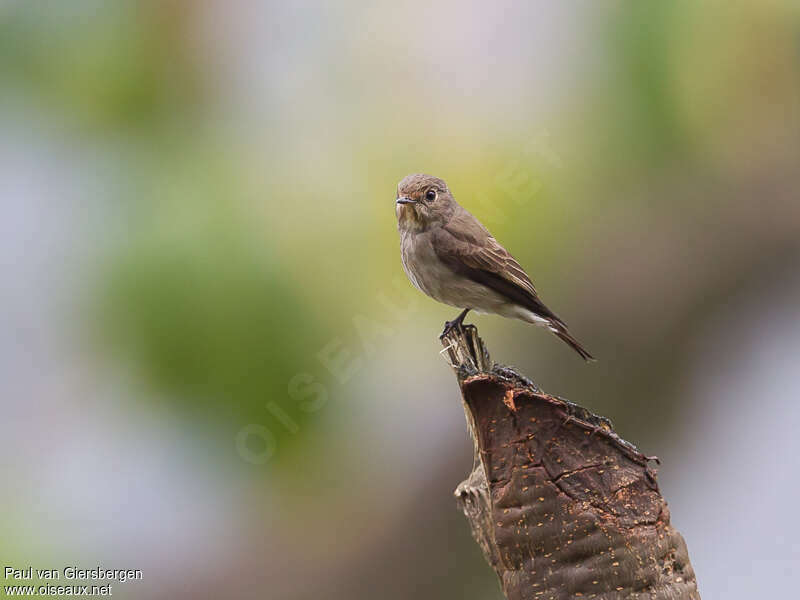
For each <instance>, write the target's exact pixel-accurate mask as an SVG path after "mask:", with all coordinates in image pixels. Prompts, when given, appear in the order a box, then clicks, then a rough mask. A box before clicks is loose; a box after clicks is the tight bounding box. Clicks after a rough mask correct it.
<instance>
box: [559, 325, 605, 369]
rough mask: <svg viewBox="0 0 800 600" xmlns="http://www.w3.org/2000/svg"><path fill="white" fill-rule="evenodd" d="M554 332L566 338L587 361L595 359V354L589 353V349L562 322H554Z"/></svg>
mask: <svg viewBox="0 0 800 600" xmlns="http://www.w3.org/2000/svg"><path fill="white" fill-rule="evenodd" d="M553 333H555V334H556V335H557V336H558V337H560V338H561V339H562V340H564V341H565V342H566V343H567V344H568V345H569V347H570V348H572V349H573V350H575V352H577V353H578V354H580V355H581V358H582V359H583V360H585V361H586V362H589V361H593V360H595V358H594V356H592V355H591V354H589V351H588V350H587V349H586V348H584V347H583V346H581V343H580V342H579V341H578V340H576V339H575V338H574V337H572V336H571V335H570V334H569V332H568V331H567V328H566V327H565V326H564V325H562V324H561V323H553Z"/></svg>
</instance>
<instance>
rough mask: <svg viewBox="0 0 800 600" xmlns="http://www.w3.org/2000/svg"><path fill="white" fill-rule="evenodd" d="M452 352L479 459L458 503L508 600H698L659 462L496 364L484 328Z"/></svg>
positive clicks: (450, 341) (602, 422)
mask: <svg viewBox="0 0 800 600" xmlns="http://www.w3.org/2000/svg"><path fill="white" fill-rule="evenodd" d="M442 344H443V345H444V347H445V351H444V353H445V354H446V355H447V356H448V357H449V360H450V363H451V365H452V366H453V368H454V370H455V372H456V376H457V378H458V383H459V385H460V387H461V395H462V399H463V402H464V412H465V413H466V416H467V423H468V426H469V429H470V433H471V435H472V439H473V441H474V449H475V452H474V464H473V468H472V472H471V473H470V474H469V477H468V478H467V479H466V480H465V481H464V482H462V483H461V484H460V485H459V486H458V488H456V491H455V495H456V498H457V502H458V504H459V506H460V507H461V509H462V510H463V512H464V515H465V516H466V517H467V520H468V521H469V523H470V527H471V529H472V535H473V537H474V538H475V540H476V541H477V542H478V545H479V546H480V547H481V550H483V553H484V556H485V557H486V560H487V561H488V562H489V564H490V565H491V566H492V568H493V569H494V570H495V572H496V573H497V575H498V577H499V578H500V585H501V587H502V589H503V593H504V594H505V596H506V598H508V600H562V599H566V598H598V599H603V600H612V599H613V600H618V599H623V598H626V599H627V598H639V599H642V600H644V599H652V600H677V599H680V600H690V599H691V600H699V598H700V595H699V593H698V591H697V582H696V579H695V575H694V571H693V569H692V565H691V563H690V562H689V554H688V551H687V549H686V543H685V542H684V540H683V537H682V536H681V534H680V533H678V531H676V530H675V529H674V528H673V527H672V526H671V525H670V518H669V510H668V509H667V503H666V502H665V501H664V499H663V498H662V496H661V493H660V491H659V488H658V483H657V481H656V472H655V470H654V469H653V468H652V467H651V465H650V463H651V462H652V461H653V460H654V459H652V458H649V457H647V456H645V455H643V454H642V453H641V452H639V450H637V448H636V447H635V446H634V445H632V444H630V443H628V442H626V441H625V440H623V439H622V438H620V437H619V436H618V435H617V434H616V433H615V432H614V430H613V428H612V427H611V423H610V422H609V421H608V420H607V419H605V418H603V417H599V416H597V415H594V414H592V413H591V412H589V411H588V410H586V409H584V408H582V407H580V406H578V405H577V404H573V403H572V402H569V401H567V400H563V399H561V398H557V397H555V396H551V395H549V394H546V393H544V392H542V391H541V390H540V389H539V388H538V387H537V386H536V385H535V384H534V383H533V382H532V381H531V380H529V379H528V378H526V377H524V376H523V375H520V374H519V373H517V372H516V371H514V370H513V369H511V368H508V367H504V366H502V365H496V364H494V363H492V361H491V359H490V357H489V353H488V351H487V350H486V347H485V346H484V344H483V341H482V340H481V339H480V338H479V337H478V333H477V329H476V328H475V327H474V326H472V325H466V326H464V327H463V328H462V329H458V328H456V329H453V330H452V331H450V332H449V333H448V334H447V335H446V336H445V337H444V338H443V339H442Z"/></svg>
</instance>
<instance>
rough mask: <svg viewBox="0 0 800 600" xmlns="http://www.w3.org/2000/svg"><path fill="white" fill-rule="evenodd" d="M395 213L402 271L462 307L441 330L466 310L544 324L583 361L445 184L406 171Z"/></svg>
mask: <svg viewBox="0 0 800 600" xmlns="http://www.w3.org/2000/svg"><path fill="white" fill-rule="evenodd" d="M396 212H397V222H398V229H399V231H400V251H401V256H402V259H403V268H404V269H405V271H406V275H408V278H409V279H410V280H411V283H413V284H414V285H415V286H416V287H417V288H418V289H420V290H421V291H423V292H425V293H426V294H427V295H428V296H430V297H431V298H433V299H434V300H438V301H439V302H444V303H445V304H449V305H450V306H456V307H458V308H463V309H464V310H463V311H462V312H461V314H460V315H458V317H456V318H455V319H454V320H452V321H448V322H447V324H446V325H445V331H444V332H443V333H442V335H444V334H445V333H447V332H448V331H449V330H450V329H451V328H453V327H458V326H460V325H461V323H462V322H463V321H464V317H466V316H467V313H468V312H469V311H470V310H474V311H476V312H479V313H494V314H498V315H502V316H504V317H511V318H514V319H521V320H523V321H527V322H528V323H533V324H535V325H541V326H543V327H546V328H547V329H549V330H550V331H552V332H553V333H555V334H556V335H557V336H558V337H560V338H561V339H562V340H564V341H565V342H566V343H567V344H569V345H570V347H571V348H572V349H573V350H575V351H576V352H577V353H578V354H580V355H581V356H582V357H583V358H584V359H586V360H592V358H593V357H592V355H591V354H589V352H588V351H587V350H586V349H585V348H584V347H583V346H581V344H580V343H579V342H578V340H576V339H575V338H574V337H572V336H571V335H570V334H569V332H568V331H567V326H566V324H565V323H564V321H562V320H561V319H559V318H558V317H557V316H556V315H555V313H553V312H552V311H551V310H550V309H549V308H547V307H546V306H545V305H544V304H543V303H542V301H541V300H539V296H538V295H537V294H536V290H535V289H534V287H533V284H532V283H531V280H530V278H529V277H528V275H527V273H525V271H524V270H523V269H522V267H520V266H519V263H518V262H517V261H516V260H515V259H514V257H513V256H511V255H510V254H509V253H508V251H507V250H506V249H505V248H503V247H502V246H501V245H500V244H499V243H498V242H497V240H496V239H494V238H493V237H492V235H491V234H490V233H489V231H488V230H487V229H486V227H484V226H483V225H481V223H480V222H479V221H478V219H476V218H475V217H473V216H472V215H471V214H469V213H468V212H467V211H466V210H464V209H463V208H462V207H461V206H460V205H459V204H458V202H456V201H455V198H453V195H452V194H451V193H450V190H449V189H447V184H446V183H445V182H444V181H442V180H441V179H439V178H438V177H433V176H431V175H422V174H416V175H409V176H408V177H406V178H405V179H403V180H402V181H401V182H400V183H399V184H398V185H397V200H396Z"/></svg>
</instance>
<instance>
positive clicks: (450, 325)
mask: <svg viewBox="0 0 800 600" xmlns="http://www.w3.org/2000/svg"><path fill="white" fill-rule="evenodd" d="M468 312H469V309H468V308H465V309H464V310H463V311H461V314H460V315H458V316H457V317H456V318H455V319H453V320H452V321H446V322H445V324H444V329H443V330H442V333H441V335H439V339H440V340H442V339H444V337H445V336H446V335H447V334H448V333H450V332H451V331H453V329H461V327H462V326H463V325H464V317H466V316H467V313H468Z"/></svg>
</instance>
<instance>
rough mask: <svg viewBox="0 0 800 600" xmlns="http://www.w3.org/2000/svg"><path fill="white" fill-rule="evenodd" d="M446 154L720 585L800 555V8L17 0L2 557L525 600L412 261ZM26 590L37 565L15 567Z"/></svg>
mask: <svg viewBox="0 0 800 600" xmlns="http://www.w3.org/2000/svg"><path fill="white" fill-rule="evenodd" d="M420 171H422V172H428V173H432V174H435V175H438V176H441V177H443V178H445V179H446V180H447V181H448V183H449V185H450V187H451V189H452V190H453V191H454V193H455V196H456V198H457V199H458V200H459V201H460V202H461V203H462V204H463V205H465V206H466V207H467V208H468V209H469V210H471V211H472V212H473V213H474V214H476V215H477V216H478V217H479V218H481V219H482V220H483V221H484V223H486V224H487V225H488V226H489V227H490V229H492V231H493V232H494V233H495V235H496V236H497V237H498V238H499V239H500V240H502V241H503V243H504V244H505V245H506V246H507V247H508V248H509V249H510V250H511V252H512V253H513V254H515V255H516V256H517V258H518V259H519V260H520V262H521V263H522V264H523V265H524V266H525V267H526V268H527V269H528V270H529V271H530V272H531V273H532V274H533V278H534V280H535V282H536V284H537V286H538V288H539V290H540V292H541V293H542V296H543V298H544V299H545V301H546V302H547V303H548V304H549V305H551V306H552V307H554V309H555V310H556V312H558V313H559V314H560V315H561V316H563V317H564V318H565V319H566V320H567V321H568V322H569V323H570V325H571V328H572V330H573V332H574V333H575V335H576V336H577V337H578V338H579V339H581V340H583V341H584V342H585V343H586V345H587V347H588V348H589V349H590V350H591V351H592V352H593V353H594V354H595V355H596V356H597V357H599V359H600V360H599V362H597V363H596V364H593V365H589V366H587V365H584V364H583V363H582V362H581V361H580V360H579V359H578V358H577V357H576V356H575V355H573V354H572V353H571V351H570V350H569V349H568V348H567V347H566V346H565V345H563V344H561V343H560V342H558V340H556V339H555V338H553V337H552V336H548V335H545V334H544V333H543V332H542V331H540V330H535V329H534V328H531V327H529V326H526V325H524V324H522V323H519V322H510V321H505V320H503V319H500V318H498V317H490V316H478V317H475V318H474V319H473V320H474V322H476V323H477V324H478V325H479V327H480V331H481V334H482V335H483V337H484V338H485V340H486V341H487V343H488V345H489V348H490V350H492V352H493V355H494V357H495V358H496V359H497V360H499V361H501V362H506V363H511V364H514V365H516V366H518V367H519V368H520V369H522V371H523V372H525V373H527V374H528V375H530V376H531V377H532V378H534V379H535V380H536V381H537V383H539V384H540V385H541V386H542V387H544V388H545V389H546V390H548V391H549V392H551V393H555V394H558V395H562V396H565V397H568V398H570V399H572V400H574V401H576V402H579V403H581V404H583V405H585V406H587V407H588V408H590V409H592V410H594V411H596V412H599V413H601V414H604V415H606V416H608V417H609V418H611V419H612V420H613V421H614V423H615V424H616V426H617V428H618V430H619V431H620V433H621V434H622V435H623V436H624V437H626V438H627V439H629V440H631V441H632V442H634V443H636V444H637V445H639V446H640V447H641V448H642V449H643V451H645V452H647V453H648V454H657V455H659V456H660V457H661V459H662V461H663V465H662V467H661V469H660V483H661V487H662V491H663V492H664V494H665V496H666V498H667V500H668V501H669V503H670V507H671V510H672V516H673V523H674V525H675V526H676V527H677V528H678V529H679V530H680V531H681V532H682V533H683V534H684V537H685V538H686V541H687V543H688V546H689V551H690V555H691V558H692V562H693V564H694V567H695V569H696V571H697V575H698V580H699V584H700V590H701V593H703V594H704V597H708V598H726V599H728V600H733V599H738V598H753V597H770V598H788V597H791V596H792V590H794V586H793V582H794V581H795V579H796V575H797V573H798V571H800V542H798V540H800V524H798V522H797V519H796V518H795V514H796V498H797V495H798V492H800V483H798V481H800V479H798V467H800V463H799V461H798V456H800V436H798V435H797V424H798V421H800V403H798V396H799V395H800V369H798V356H800V269H798V262H799V261H800V7H798V5H797V3H796V2H792V1H791V0H783V1H782V0H774V1H770V2H756V1H755V0H754V1H752V2H735V3H724V4H723V3H702V4H701V3H696V2H689V1H688V0H684V1H678V2H671V3H636V2H613V3H591V2H565V3H548V2H496V3H492V4H491V5H490V4H487V3H481V2H463V1H461V2H456V1H445V2H436V3H428V2H404V3H398V2H380V3H369V4H366V3H363V4H362V3H354V2H342V3H329V2H323V1H320V0H308V1H301V2H292V3H286V2H223V1H222V0H205V1H198V2H189V1H183V0H168V1H165V0H157V1H156V0H136V1H134V0H129V1H122V0H118V1H115V2H104V1H101V0H72V1H70V2H26V1H24V0H19V1H14V0H10V1H9V0H6V1H4V2H1V3H0V190H2V194H0V198H2V218H0V265H2V281H3V283H2V294H0V314H1V315H2V319H1V320H0V323H1V324H2V333H1V334H0V374H1V375H2V378H1V379H0V381H1V383H0V386H2V387H1V388H0V389H1V390H2V394H1V395H0V415H1V416H0V424H2V428H1V429H0V432H1V433H0V456H2V459H0V478H1V480H2V482H3V485H4V493H3V494H2V496H1V497H0V563H2V565H14V566H27V565H32V566H34V567H39V568H45V567H48V568H62V567H63V566H67V565H78V566H81V567H84V568H86V567H92V566H96V565H98V564H100V565H102V566H104V567H109V568H137V569H142V570H143V573H144V579H143V581H139V582H133V583H126V584H119V585H118V586H115V589H114V592H115V596H116V597H120V598H187V599H188V598H232V597H236V598H275V599H281V600H311V599H315V600H316V599H318V598H326V599H333V600H336V599H342V600H344V599H347V600H358V599H367V598H376V597H377V598H384V599H387V600H395V599H398V600H399V599H407V598H415V599H419V600H422V599H427V598H430V599H433V598H437V599H441V598H453V599H455V598H461V599H467V600H470V599H476V600H477V599H481V600H486V599H490V598H491V599H496V600H499V599H500V598H501V595H500V592H499V588H498V585H497V583H496V581H495V579H494V575H493V574H492V572H491V571H490V569H489V568H488V567H487V566H486V565H485V564H484V562H483V558H482V556H481V554H480V552H479V550H478V548H477V546H476V545H475V544H474V543H472V541H471V539H470V537H469V533H468V529H467V525H466V522H465V521H464V519H463V517H462V516H461V515H460V514H459V513H458V512H457V511H456V508H455V504H454V500H453V497H452V490H453V489H454V488H455V486H456V485H457V483H458V482H459V481H461V479H462V478H463V477H464V475H465V474H466V473H467V471H468V470H469V467H470V461H471V454H470V453H471V445H470V442H469V440H468V437H467V433H466V429H465V424H464V417H463V413H462V408H461V405H460V402H459V397H458V391H457V388H456V385H455V381H454V378H453V376H452V373H451V372H450V371H449V368H448V367H447V365H446V364H445V362H444V360H443V359H441V358H440V357H439V355H438V352H439V350H440V346H439V343H438V341H437V334H438V333H439V331H440V328H441V325H442V323H443V321H444V320H445V319H449V318H452V317H453V316H454V311H453V310H451V309H449V308H447V307H443V306H440V305H437V304H436V303H434V302H433V301H431V300H429V299H427V298H425V297H424V296H422V295H421V294H419V293H418V292H416V291H415V290H414V289H413V288H412V287H411V285H410V284H409V283H408V282H407V281H406V279H405V277H404V275H403V273H402V269H401V265H400V260H399V255H398V238H397V233H396V224H395V216H394V197H395V186H396V184H397V182H398V181H399V180H400V179H401V178H402V177H403V176H404V175H406V174H408V173H411V172H420ZM4 583H8V582H4Z"/></svg>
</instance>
